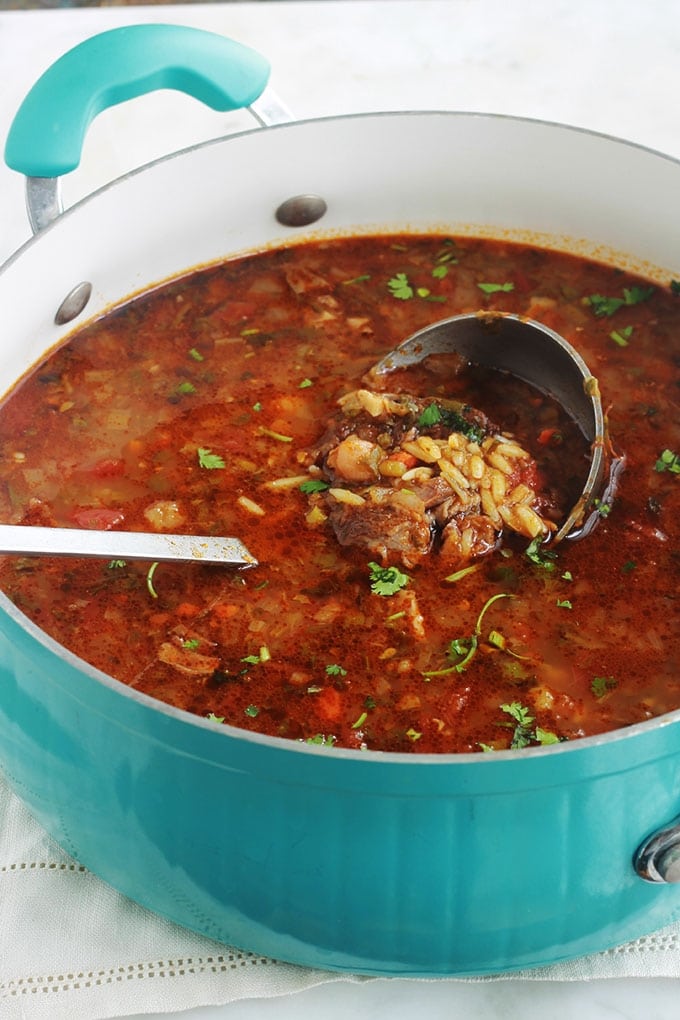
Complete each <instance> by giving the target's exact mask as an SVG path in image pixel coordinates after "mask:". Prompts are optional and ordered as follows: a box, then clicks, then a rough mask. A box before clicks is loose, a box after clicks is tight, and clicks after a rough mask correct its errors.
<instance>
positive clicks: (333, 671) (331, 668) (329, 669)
mask: <svg viewBox="0 0 680 1020" xmlns="http://www.w3.org/2000/svg"><path fill="white" fill-rule="evenodd" d="M326 673H327V675H328V676H347V670H346V669H343V668H342V666H338V664H337V662H329V663H328V665H327V666H326Z"/></svg>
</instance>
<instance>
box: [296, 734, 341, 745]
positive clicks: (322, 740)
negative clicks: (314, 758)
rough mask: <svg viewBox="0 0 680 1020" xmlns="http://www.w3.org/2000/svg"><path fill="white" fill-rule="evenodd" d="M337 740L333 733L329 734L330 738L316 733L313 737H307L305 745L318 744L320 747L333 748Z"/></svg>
mask: <svg viewBox="0 0 680 1020" xmlns="http://www.w3.org/2000/svg"><path fill="white" fill-rule="evenodd" d="M336 739H337V738H336V737H334V736H333V734H332V733H329V734H328V736H326V734H325V733H316V734H315V735H314V736H313V737H307V739H306V740H305V741H304V743H305V744H316V745H318V746H319V747H332V746H333V744H334V743H335V741H336Z"/></svg>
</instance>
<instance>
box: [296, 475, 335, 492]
mask: <svg viewBox="0 0 680 1020" xmlns="http://www.w3.org/2000/svg"><path fill="white" fill-rule="evenodd" d="M328 488H330V482H324V481H323V480H322V479H321V478H309V479H308V480H307V481H306V482H302V483H301V484H300V492H304V493H305V494H306V495H309V494H310V493H311V492H324V491H325V490H326V489H328Z"/></svg>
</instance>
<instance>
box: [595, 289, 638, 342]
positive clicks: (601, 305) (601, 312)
mask: <svg viewBox="0 0 680 1020" xmlns="http://www.w3.org/2000/svg"><path fill="white" fill-rule="evenodd" d="M654 290H655V288H654V287H630V288H629V287H626V288H624V291H623V297H622V298H620V297H606V296H605V295H603V294H591V295H590V297H587V298H586V299H585V303H586V304H587V305H590V307H591V308H592V310H593V312H594V313H595V315H597V316H598V318H603V317H605V316H606V317H609V316H612V315H613V314H614V312H618V310H619V308H623V306H624V305H639V304H641V303H642V302H643V301H648V300H649V298H651V296H652V295H653V294H654ZM624 337H625V333H624Z"/></svg>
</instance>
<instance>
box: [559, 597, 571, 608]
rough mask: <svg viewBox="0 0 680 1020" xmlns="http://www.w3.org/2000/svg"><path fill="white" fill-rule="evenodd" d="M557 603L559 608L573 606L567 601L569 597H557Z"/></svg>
mask: <svg viewBox="0 0 680 1020" xmlns="http://www.w3.org/2000/svg"><path fill="white" fill-rule="evenodd" d="M557 605H558V606H559V607H560V609H573V608H574V607H573V606H572V604H571V602H570V601H569V599H558V600H557Z"/></svg>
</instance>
